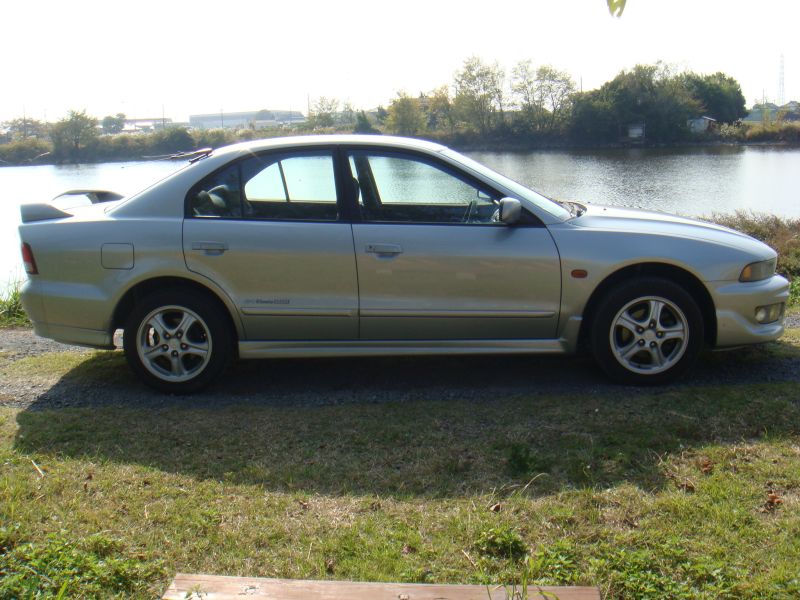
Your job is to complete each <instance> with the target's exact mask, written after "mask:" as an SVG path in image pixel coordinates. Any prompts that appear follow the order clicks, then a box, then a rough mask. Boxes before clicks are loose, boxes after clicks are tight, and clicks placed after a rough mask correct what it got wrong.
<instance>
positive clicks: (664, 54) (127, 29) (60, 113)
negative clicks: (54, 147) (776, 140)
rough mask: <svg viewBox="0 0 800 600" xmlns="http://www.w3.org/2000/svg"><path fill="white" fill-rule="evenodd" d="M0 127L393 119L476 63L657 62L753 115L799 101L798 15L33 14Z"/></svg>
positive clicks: (611, 66) (765, 8) (161, 10)
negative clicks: (247, 116)
mask: <svg viewBox="0 0 800 600" xmlns="http://www.w3.org/2000/svg"><path fill="white" fill-rule="evenodd" d="M0 19H2V22H3V27H2V34H0V57H2V58H1V59H0V74H2V75H1V76H0V121H4V120H8V119H12V118H17V117H21V116H22V115H23V114H25V115H27V116H28V117H31V118H34V119H40V120H48V121H55V120H58V119H61V118H63V117H64V116H65V115H66V114H67V111H68V110H70V109H75V110H84V109H85V110H86V111H87V112H88V113H89V114H90V115H92V116H95V117H98V118H102V117H103V116H105V115H109V114H116V113H118V112H122V113H125V114H126V115H128V116H129V117H136V118H148V117H159V118H160V117H161V116H162V114H164V115H165V116H166V117H168V118H172V119H173V120H176V121H186V120H188V117H189V115H190V114H200V113H218V112H220V111H223V112H236V111H250V110H259V109H262V108H266V109H285V110H288V109H291V110H300V111H302V112H303V113H305V112H306V108H307V105H308V101H309V98H310V99H311V101H312V103H313V101H314V99H315V98H316V97H319V96H327V97H334V98H337V99H339V100H340V101H342V102H344V101H349V102H350V103H351V104H352V105H353V106H354V107H356V108H359V109H360V108H364V109H369V108H374V107H376V106H378V105H381V104H382V105H384V106H386V105H388V104H389V102H390V101H391V99H392V98H393V97H395V96H396V94H397V93H398V92H401V91H403V92H407V93H409V94H412V95H416V94H418V93H419V92H421V91H429V90H431V89H433V88H435V87H438V86H440V85H443V84H451V83H452V80H453V74H454V73H455V72H456V71H457V70H458V69H459V68H460V67H461V65H462V64H463V62H464V60H465V59H466V58H468V57H470V56H473V55H474V56H479V57H480V58H482V59H483V60H485V61H488V62H494V61H497V62H498V63H499V64H500V65H501V66H502V67H504V68H505V69H506V72H507V73H510V71H511V69H512V67H513V66H514V65H515V64H516V63H517V62H518V61H520V60H525V59H530V60H531V61H532V62H533V64H534V65H536V66H538V65H542V64H551V65H553V66H555V67H556V68H558V69H563V70H566V71H568V72H569V73H571V74H572V76H573V77H574V79H575V81H576V83H577V84H578V85H582V87H583V89H584V90H588V89H592V88H596V87H599V86H601V85H602V84H603V83H604V82H605V81H608V80H609V79H611V78H613V77H614V76H615V75H616V74H617V73H618V72H619V71H620V70H622V69H626V68H631V67H632V66H634V65H635V64H637V63H653V62H655V61H657V60H662V61H665V62H667V63H670V64H673V65H675V66H676V67H677V68H678V69H680V70H683V69H689V70H693V71H696V72H699V73H713V72H716V71H723V72H725V73H727V74H729V75H731V76H733V77H735V78H736V79H737V80H738V81H739V82H740V84H741V86H742V91H743V92H744V95H745V98H746V99H747V104H748V106H750V105H752V104H753V103H754V102H755V101H756V100H759V101H760V99H761V98H762V96H765V97H766V98H767V99H768V100H773V101H775V100H777V95H778V74H779V64H780V57H781V55H783V56H784V64H785V72H784V82H785V99H786V101H789V100H792V99H795V100H800V41H798V40H800V38H799V37H798V36H797V35H796V33H795V32H796V27H797V23H798V22H800V0H761V1H760V2H752V0H747V1H745V0H628V2H627V8H626V9H625V12H624V14H623V15H622V17H621V18H614V17H611V16H610V15H609V13H608V9H607V6H606V2H605V0H522V1H520V0H517V1H508V0H491V1H486V0H481V1H476V0H459V1H450V0H422V1H421V0H402V1H400V2H398V1H395V2H387V1H385V0H384V1H379V2H376V1H374V0H373V1H361V0H339V1H338V2H330V0H328V1H317V0H304V1H295V2H273V1H270V0H260V1H259V0H252V1H247V0H226V1H225V2H218V1H217V2H203V1H199V0H192V1H185V0H159V1H152V0H137V1H136V2H131V1H129V0H114V1H111V2H109V1H108V0H104V1H102V2H100V1H94V0H74V1H72V2H64V1H63V0H58V1H50V0H26V1H25V2H5V3H4V5H3V7H2V8H0Z"/></svg>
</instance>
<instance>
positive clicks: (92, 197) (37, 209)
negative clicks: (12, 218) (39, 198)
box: [20, 190, 125, 223]
mask: <svg viewBox="0 0 800 600" xmlns="http://www.w3.org/2000/svg"><path fill="white" fill-rule="evenodd" d="M64 196H86V197H87V198H88V199H89V201H90V202H91V203H92V204H100V203H101V202H113V201H114V200H122V199H123V198H124V197H125V196H123V195H122V194H118V193H116V192H109V191H108V190H69V191H68V192H64V193H63V194H59V195H58V196H56V197H55V198H53V200H52V202H55V201H56V200H58V199H59V198H63V197H64ZM20 213H21V214H22V222H23V223H32V222H33V221H49V220H51V219H64V218H66V217H71V216H72V215H71V214H70V213H68V212H64V211H63V210H61V209H60V208H56V207H55V206H53V205H52V204H45V203H39V204H22V205H20Z"/></svg>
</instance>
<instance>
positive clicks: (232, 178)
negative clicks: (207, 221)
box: [191, 165, 242, 217]
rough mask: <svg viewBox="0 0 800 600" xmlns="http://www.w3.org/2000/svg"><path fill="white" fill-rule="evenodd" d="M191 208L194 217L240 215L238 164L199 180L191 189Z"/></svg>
mask: <svg viewBox="0 0 800 600" xmlns="http://www.w3.org/2000/svg"><path fill="white" fill-rule="evenodd" d="M191 210H192V214H193V215H194V216H195V217H240V216H241V215H242V202H241V194H240V192H239V167H238V165H231V166H229V167H226V168H225V169H223V170H222V171H219V172H217V173H214V174H213V175H210V176H208V177H206V178H205V179H204V180H203V181H201V182H200V184H199V185H197V186H196V187H195V189H194V191H193V195H192V198H191Z"/></svg>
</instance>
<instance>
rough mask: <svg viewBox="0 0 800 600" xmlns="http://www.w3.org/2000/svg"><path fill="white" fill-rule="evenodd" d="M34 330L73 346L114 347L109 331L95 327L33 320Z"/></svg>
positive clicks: (37, 333)
mask: <svg viewBox="0 0 800 600" xmlns="http://www.w3.org/2000/svg"><path fill="white" fill-rule="evenodd" d="M33 331H34V333H35V334H36V335H38V336H40V337H45V338H50V339H51V340H55V341H57V342H61V343H63V344H72V345H73V346H87V347H89V348H100V349H102V350H113V349H114V347H115V346H114V337H113V336H112V335H111V334H110V333H108V332H107V331H97V330H95V329H81V328H79V327H66V326H64V325H51V324H49V323H42V322H41V321H33Z"/></svg>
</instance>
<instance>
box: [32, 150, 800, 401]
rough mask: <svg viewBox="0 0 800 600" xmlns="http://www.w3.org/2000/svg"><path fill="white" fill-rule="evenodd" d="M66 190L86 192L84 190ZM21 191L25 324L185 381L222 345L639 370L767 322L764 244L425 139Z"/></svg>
mask: <svg viewBox="0 0 800 600" xmlns="http://www.w3.org/2000/svg"><path fill="white" fill-rule="evenodd" d="M82 192H84V193H85V192H86V191H85V190H84V191H82ZM97 198H100V199H102V200H108V201H98V202H96V203H94V204H91V205H90V206H86V207H82V208H75V209H69V210H66V211H62V210H58V209H55V208H53V207H52V206H51V205H27V206H23V208H22V216H23V223H22V225H21V226H20V229H19V231H20V237H21V240H22V242H23V258H24V260H25V263H26V270H28V272H29V277H28V280H27V282H26V283H25V285H24V287H23V290H22V301H23V305H24V307H25V310H26V311H27V313H28V315H29V316H30V318H31V320H32V321H33V323H34V327H35V330H36V333H37V334H38V335H41V336H44V337H49V338H53V339H56V340H59V341H62V342H67V343H72V344H81V345H86V346H92V347H97V348H112V347H113V336H114V332H115V330H117V329H120V328H121V329H123V330H124V347H125V352H126V355H127V357H128V360H129V362H130V364H131V366H132V367H133V369H134V371H136V372H137V373H138V374H139V375H140V376H141V377H142V378H143V379H144V380H145V381H146V382H147V383H149V384H151V385H153V386H155V387H158V388H160V389H162V390H168V391H175V392H189V391H193V390H195V389H199V388H201V387H203V386H205V385H206V384H208V383H209V382H210V381H211V380H212V379H214V378H215V377H216V376H217V375H218V374H219V372H220V371H221V370H222V369H223V367H224V365H225V363H226V362H227V359H228V358H230V357H232V356H238V357H241V358H270V357H303V356H369V355H390V354H413V355H425V354H444V353H447V354H465V353H567V354H569V353H575V352H577V351H579V350H580V349H581V348H584V347H588V348H589V349H590V350H591V351H592V353H593V354H594V356H595V357H596V358H597V360H598V362H599V363H600V365H601V366H602V367H603V368H604V369H605V370H606V371H607V372H608V373H609V374H610V375H611V376H612V377H613V378H615V379H617V380H619V381H623V382H628V383H658V382H662V381H667V380H669V379H671V378H673V377H675V376H676V375H678V374H679V373H680V372H682V371H683V370H684V369H685V368H686V367H688V366H689V364H690V363H691V362H692V361H693V360H694V358H695V357H696V356H697V354H698V352H699V350H700V349H701V348H702V347H703V346H711V347H715V348H723V347H731V346H738V345H743V344H752V343H759V342H766V341H770V340H774V339H776V338H778V337H779V336H780V335H781V333H782V332H783V313H784V306H785V302H786V301H787V298H788V283H787V281H786V280H785V279H784V278H783V277H781V276H779V275H776V274H775V264H776V254H775V252H774V251H773V250H772V249H771V248H769V247H768V246H766V245H765V244H763V243H761V242H759V241H757V240H754V239H752V238H750V237H748V236H746V235H744V234H741V233H738V232H736V231H733V230H731V229H727V228H725V227H721V226H717V225H713V224H710V223H706V222H703V221H699V220H694V219H688V218H682V217H676V216H671V215H667V214H663V213H659V212H646V211H639V210H630V209H625V208H612V207H604V206H594V205H582V204H578V203H558V202H555V201H553V200H550V199H548V198H545V197H544V196H541V195H539V194H537V193H536V192H533V191H531V190H529V189H527V188H525V187H523V186H522V185H520V184H518V183H516V182H514V181H511V180H510V179H507V178H505V177H503V176H502V175H499V174H497V173H495V172H493V171H491V170H490V169H488V168H486V167H484V166H482V165H480V164H478V163H476V162H474V161H472V160H471V159H469V158H467V157H464V156H462V155H460V154H458V153H456V152H454V151H452V150H450V149H447V148H445V147H443V146H440V145H438V144H433V143H430V142H424V141H420V140H411V139H405V138H394V137H388V136H356V135H354V136H308V137H294V138H279V139H272V140H263V141H254V142H246V143H242V144H236V145H233V146H228V147H225V148H221V149H217V150H214V151H213V152H212V151H210V150H208V151H203V152H201V153H199V154H198V155H197V156H196V157H195V158H194V159H193V160H192V163H191V164H190V165H188V166H187V167H185V168H183V169H181V170H179V171H177V172H176V173H174V174H172V175H170V176H169V177H167V178H166V179H164V180H163V181H161V182H159V183H157V184H155V185H153V186H151V187H150V188H148V189H146V190H144V191H142V192H140V193H138V194H136V195H134V196H131V197H128V198H119V197H118V196H115V195H114V194H110V193H107V192H97V193H95V194H94V196H93V199H95V200H96V199H97Z"/></svg>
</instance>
